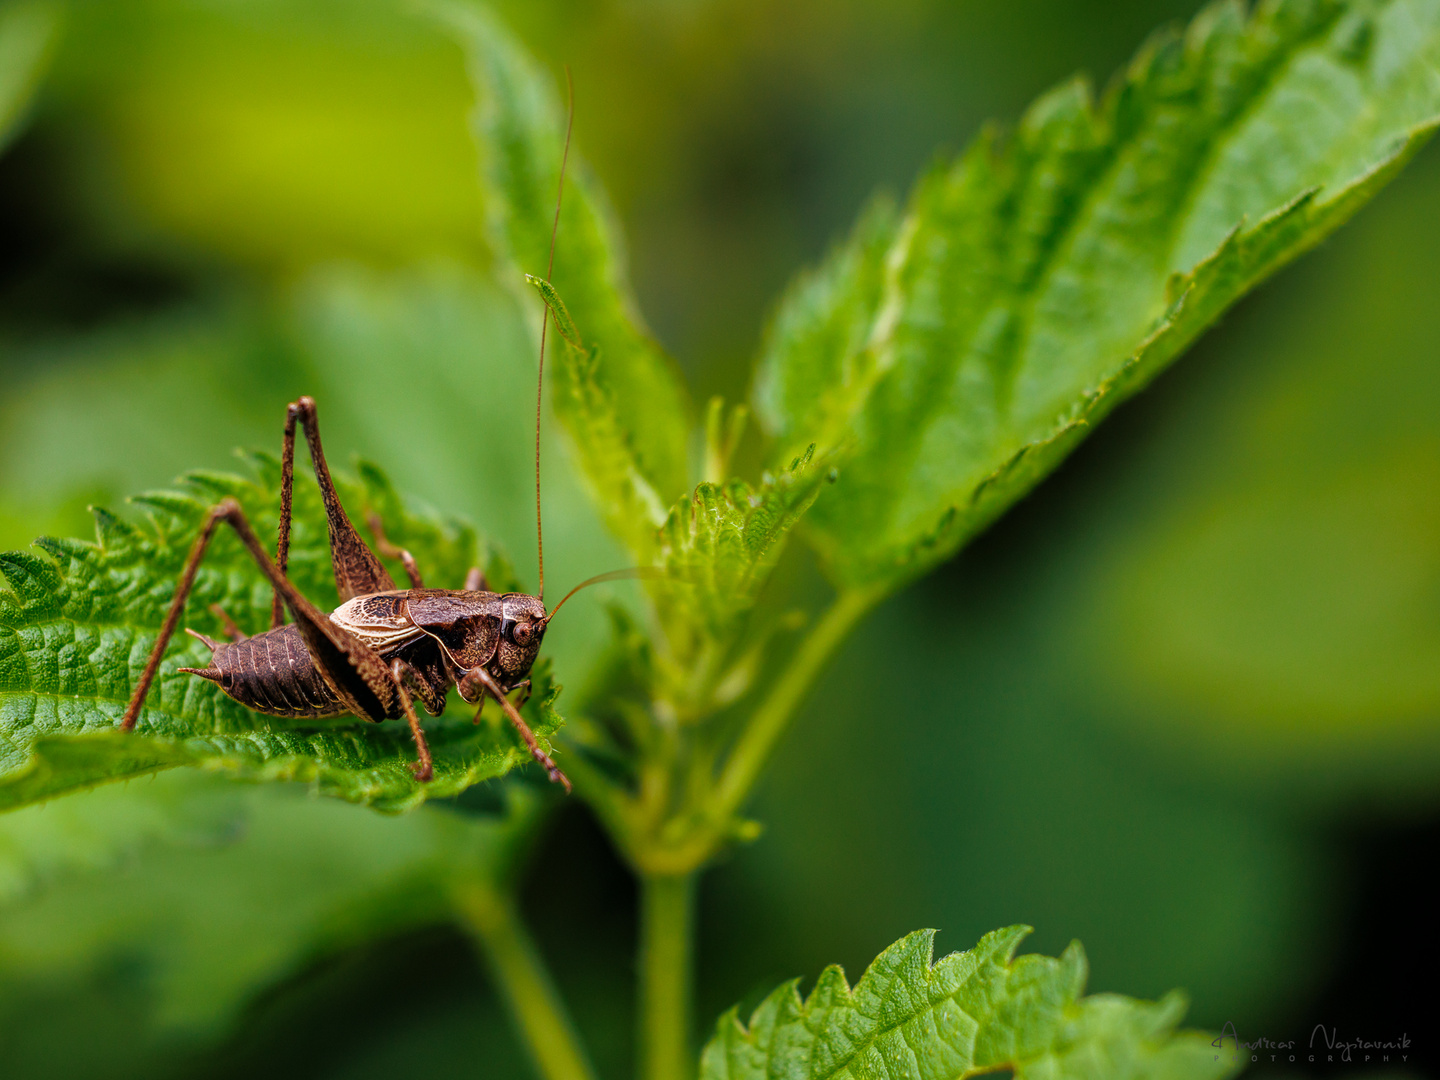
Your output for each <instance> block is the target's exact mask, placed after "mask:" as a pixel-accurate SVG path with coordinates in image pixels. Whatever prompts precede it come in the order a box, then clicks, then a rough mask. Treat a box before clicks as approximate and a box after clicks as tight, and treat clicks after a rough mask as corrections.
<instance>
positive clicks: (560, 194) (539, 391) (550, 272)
mask: <svg viewBox="0 0 1440 1080" xmlns="http://www.w3.org/2000/svg"><path fill="white" fill-rule="evenodd" d="M565 98H566V119H565V150H564V152H563V153H562V154H561V155H560V182H559V184H557V185H556V188H555V220H554V221H553V222H552V223H551V225H550V265H549V266H548V267H547V268H546V270H545V280H546V281H551V280H552V279H553V278H554V277H555V234H556V233H558V232H559V231H560V202H561V200H562V199H564V198H565V166H566V165H568V164H569V163H570V132H571V131H573V130H574V128H575V81H574V80H573V79H572V78H571V77H570V65H569V64H566V65H565ZM544 310H545V313H544V314H543V315H542V316H541V317H540V373H539V375H538V376H537V377H536V380H535V548H536V552H537V556H536V557H537V559H538V560H539V563H540V592H539V593H538V594H537V595H538V596H539V599H540V600H541V602H542V603H543V602H544V600H545V530H544V529H543V528H541V525H540V410H541V405H542V403H543V402H544V400H545V331H546V330H547V329H548V328H549V326H550V305H549V304H546V305H544ZM564 602H565V601H563V600H562V601H561V603H562V604H563V603H564Z"/></svg>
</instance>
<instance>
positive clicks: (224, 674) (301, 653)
mask: <svg viewBox="0 0 1440 1080" xmlns="http://www.w3.org/2000/svg"><path fill="white" fill-rule="evenodd" d="M211 672H213V673H214V674H211ZM196 674H197V675H203V676H204V677H205V678H207V679H212V680H213V681H215V682H217V683H219V684H220V689H221V690H224V691H225V693H227V694H229V695H230V696H231V697H232V698H234V699H235V700H236V701H238V702H240V704H241V705H245V706H248V707H249V708H252V709H254V710H255V711H256V712H262V713H268V714H269V715H270V716H293V717H300V716H309V717H324V716H339V715H341V714H342V713H344V712H346V711H347V710H346V708H345V706H343V705H342V704H340V701H339V699H337V698H336V696H335V693H334V691H332V690H331V689H330V687H329V686H327V685H326V684H325V680H324V679H322V678H321V677H320V672H319V671H317V670H316V669H315V664H314V662H313V661H312V660H311V659H310V654H309V652H307V651H306V649H305V642H304V640H303V639H302V638H301V637H300V631H299V630H297V629H296V628H295V626H294V624H288V625H286V626H282V627H279V628H278V629H275V630H267V631H265V632H264V633H263V634H256V635H255V636H254V637H251V638H246V639H245V640H244V641H233V642H224V643H222V644H220V645H218V646H216V648H215V655H214V656H213V657H212V658H211V661H210V668H209V669H208V670H206V671H203V672H201V671H197V672H196Z"/></svg>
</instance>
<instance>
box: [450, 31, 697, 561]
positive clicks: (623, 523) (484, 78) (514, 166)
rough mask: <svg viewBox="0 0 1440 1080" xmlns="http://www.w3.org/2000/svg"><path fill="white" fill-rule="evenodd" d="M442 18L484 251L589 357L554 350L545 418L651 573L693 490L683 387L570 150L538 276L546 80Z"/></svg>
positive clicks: (501, 46)
mask: <svg viewBox="0 0 1440 1080" xmlns="http://www.w3.org/2000/svg"><path fill="white" fill-rule="evenodd" d="M438 10H439V12H440V14H441V16H442V17H443V18H444V20H445V21H446V22H447V23H448V24H449V25H450V26H451V27H452V28H453V30H454V32H455V33H456V35H457V37H458V38H459V39H460V41H461V43H462V45H463V46H464V47H465V49H466V50H467V51H468V53H469V57H470V71H471V78H472V80H473V81H474V83H475V86H476V91H477V94H478V96H479V98H480V107H479V109H478V111H477V114H476V121H475V130H476V136H477V138H478V140H479V144H480V150H481V156H482V159H483V167H482V171H481V178H482V187H483V191H484V197H485V202H486V207H487V213H488V219H489V230H490V238H491V242H492V244H493V245H494V247H495V249H496V250H497V251H498V252H499V253H500V254H501V255H502V256H503V257H504V258H505V259H506V260H507V261H508V263H509V264H511V265H512V266H513V267H514V277H513V281H514V282H515V284H516V285H517V286H519V285H520V284H521V282H522V275H525V274H529V275H539V274H541V272H542V271H546V272H545V273H544V280H546V281H547V282H548V281H553V282H554V283H555V288H558V289H561V290H562V291H563V292H564V294H565V296H566V298H567V301H568V310H569V311H570V312H573V314H574V319H573V320H572V322H571V325H572V327H573V325H574V324H575V323H578V324H579V325H580V326H583V327H584V328H585V339H586V341H587V342H589V343H590V346H591V347H590V348H589V349H588V350H579V351H568V350H557V352H556V361H557V362H556V363H555V364H554V366H553V371H554V382H555V413H556V415H557V416H558V417H559V419H560V421H561V423H562V424H564V425H565V428H566V431H567V433H568V434H569V437H570V439H571V441H572V442H573V443H574V445H575V447H576V450H577V457H578V459H579V461H580V464H581V465H582V467H583V469H584V471H585V474H586V476H587V479H588V482H589V484H590V486H591V488H592V491H593V495H594V497H595V500H596V503H597V505H598V506H599V508H600V509H601V512H602V513H603V514H604V515H605V518H606V521H607V523H608V524H609V526H610V527H611V529H612V531H613V532H614V533H615V535H616V536H618V537H620V538H621V539H622V540H624V541H625V543H626V544H628V545H629V547H630V548H631V550H632V551H633V552H634V553H635V554H636V556H637V558H638V559H639V561H641V562H648V561H649V555H650V554H651V553H652V552H653V550H654V530H655V529H656V528H657V527H658V526H659V525H660V524H661V523H662V522H663V521H664V519H665V507H666V506H667V505H669V503H670V502H671V501H672V500H673V499H675V498H676V497H677V496H679V495H680V494H681V493H682V492H684V491H686V490H688V489H689V487H690V483H689V470H688V467H687V457H688V452H689V440H690V428H691V424H690V405H689V400H688V396H687V394H686V391H685V388H684V385H683V382H682V380H681V379H680V377H679V373H678V372H677V370H676V368H675V365H674V364H673V362H672V361H671V360H670V359H669V358H668V357H666V356H665V355H664V353H663V352H662V351H661V349H660V347H659V346H658V345H657V344H656V343H655V342H654V340H653V339H652V338H651V336H650V334H649V332H648V331H647V330H646V329H645V327H644V325H643V323H642V321H641V318H640V316H639V313H638V307H637V305H636V303H635V299H634V297H633V295H632V294H631V290H630V286H629V283H628V281H627V274H626V269H625V259H624V255H623V250H622V244H621V240H620V232H619V229H618V228H617V226H616V225H615V223H614V221H613V216H612V214H611V212H610V209H609V207H608V205H607V204H606V202H605V199H604V196H603V194H602V193H601V191H600V187H599V185H598V183H597V182H596V181H595V179H594V178H593V177H592V176H591V175H590V173H589V170H588V169H587V168H586V167H585V164H584V162H583V161H582V160H581V159H580V157H579V155H578V153H576V151H575V150H573V149H572V150H571V151H570V161H569V168H568V170H567V172H566V181H565V197H564V202H563V204H562V212H561V215H560V227H559V233H558V236H557V239H556V243H555V248H554V263H555V265H554V272H553V273H550V272H548V271H547V268H548V267H549V265H550V236H551V223H552V221H553V220H554V215H555V198H556V193H557V191H558V187H559V179H560V165H561V158H562V154H563V153H564V150H565V140H566V123H565V118H564V114H563V112H562V110H561V108H560V105H559V102H558V101H557V100H556V96H555V93H554V89H553V86H552V82H551V80H550V79H549V78H548V77H547V76H545V75H544V74H543V73H542V72H541V71H540V69H539V68H538V66H537V65H536V64H535V62H534V61H533V60H531V59H530V58H529V57H528V56H527V55H526V54H525V53H524V51H523V50H522V49H521V48H520V46H519V45H518V44H517V43H516V42H515V41H514V40H513V39H512V38H511V36H510V35H509V33H508V32H507V31H506V30H505V29H504V28H503V27H501V26H500V25H499V23H498V22H497V21H496V20H495V19H494V18H493V17H492V16H491V15H490V13H489V12H488V11H486V10H484V9H483V8H481V7H479V6H476V5H469V4H460V3H449V4H443V5H441V6H440V7H439V8H438ZM527 291H528V290H527ZM536 329H537V331H538V329H539V321H538V320H537V321H536ZM562 333H563V330H562ZM565 336H566V337H569V335H568V334H566V335H565ZM576 336H577V338H578V335H576Z"/></svg>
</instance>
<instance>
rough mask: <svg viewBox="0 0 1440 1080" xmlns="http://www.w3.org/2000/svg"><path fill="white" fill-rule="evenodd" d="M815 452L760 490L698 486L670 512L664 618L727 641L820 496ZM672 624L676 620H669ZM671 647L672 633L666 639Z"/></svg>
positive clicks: (665, 531)
mask: <svg viewBox="0 0 1440 1080" xmlns="http://www.w3.org/2000/svg"><path fill="white" fill-rule="evenodd" d="M813 457H814V447H811V448H810V449H808V450H807V451H806V452H805V454H804V455H802V456H801V457H799V458H797V459H796V460H795V461H793V462H791V464H790V467H789V468H787V469H784V470H783V471H781V472H780V473H779V474H778V475H771V474H769V473H766V474H765V476H764V477H763V479H762V481H761V483H760V486H759V487H758V488H752V487H751V486H750V485H749V484H747V483H745V482H744V481H743V480H732V481H730V482H729V483H728V484H712V483H702V484H700V485H699V486H698V487H696V489H695V492H694V494H693V495H691V496H690V498H688V499H684V500H682V501H681V502H679V503H677V504H676V505H675V506H674V507H672V508H671V510H670V513H669V514H668V515H667V517H666V519H665V525H664V527H663V528H662V529H661V530H660V553H659V562H660V565H661V566H663V567H664V568H665V569H666V571H667V575H666V583H665V585H664V586H663V588H664V589H665V590H666V591H667V592H668V593H669V594H670V595H671V599H672V602H671V603H669V604H665V605H662V612H663V613H664V614H666V615H668V616H673V615H674V614H676V613H677V612H680V611H682V610H683V614H684V615H686V616H687V617H690V618H693V619H694V620H695V621H696V623H698V626H697V629H700V630H701V631H702V632H703V633H704V634H705V635H706V636H707V637H709V638H710V639H712V640H715V641H722V642H723V641H724V640H725V639H726V638H727V637H729V636H730V634H731V632H732V631H733V630H734V628H735V627H736V626H737V624H738V623H739V622H740V621H742V620H743V619H744V617H745V616H746V615H747V614H748V613H749V610H750V608H751V606H752V605H753V604H754V602H755V598H756V594H757V593H758V592H759V589H760V587H761V586H762V585H763V584H764V583H765V580H766V579H767V577H768V576H769V572H770V570H771V569H772V568H773V567H774V565H775V561H776V559H778V558H779V557H780V552H781V550H782V548H783V543H784V540H785V537H786V536H787V535H788V534H789V532H790V530H791V529H792V528H794V526H795V524H796V522H798V521H799V520H800V518H801V516H802V515H803V514H804V513H805V511H806V510H807V509H809V507H810V505H811V504H812V503H813V502H814V501H815V497H816V495H818V494H819V491H820V487H821V485H822V484H823V483H824V480H825V476H826V474H827V472H828V469H827V468H826V467H825V466H823V465H817V464H816V463H815V462H814V461H813ZM672 621H673V620H672ZM670 637H671V640H672V643H673V641H674V634H673V633H672V634H671V635H670Z"/></svg>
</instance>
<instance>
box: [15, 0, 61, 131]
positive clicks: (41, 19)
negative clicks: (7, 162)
mask: <svg viewBox="0 0 1440 1080" xmlns="http://www.w3.org/2000/svg"><path fill="white" fill-rule="evenodd" d="M59 22H60V18H59V10H58V7H57V5H56V4H54V3H49V2H47V0H16V2H14V3H9V4H6V5H5V6H4V7H3V8H0V150H4V149H5V147H6V146H8V145H9V143H10V140H11V139H13V138H14V137H15V134H16V132H17V131H19V129H20V127H21V125H22V122H23V121H24V119H25V114H26V112H27V111H28V109H29V107H30V102H31V100H32V99H33V98H34V96H35V91H36V89H37V88H38V87H39V85H40V79H41V77H42V76H43V75H44V74H45V69H46V68H47V67H48V66H49V63H50V57H51V54H52V53H53V52H54V46H55V39H56V37H57V36H58V35H57V29H58V25H59Z"/></svg>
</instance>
